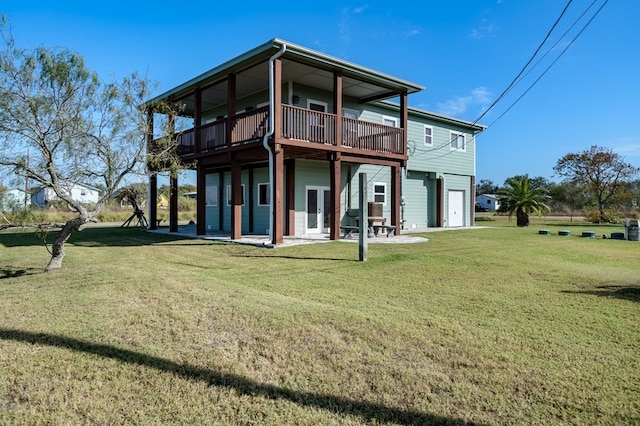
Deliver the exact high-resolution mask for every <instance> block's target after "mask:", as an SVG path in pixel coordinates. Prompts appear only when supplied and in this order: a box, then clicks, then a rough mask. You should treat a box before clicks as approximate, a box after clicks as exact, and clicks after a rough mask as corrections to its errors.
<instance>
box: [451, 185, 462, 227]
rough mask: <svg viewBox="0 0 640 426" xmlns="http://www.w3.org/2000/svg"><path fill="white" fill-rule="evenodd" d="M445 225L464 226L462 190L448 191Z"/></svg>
mask: <svg viewBox="0 0 640 426" xmlns="http://www.w3.org/2000/svg"><path fill="white" fill-rule="evenodd" d="M447 226H449V227H455V226H464V191H449V223H448V225H447Z"/></svg>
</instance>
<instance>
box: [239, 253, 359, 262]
mask: <svg viewBox="0 0 640 426" xmlns="http://www.w3.org/2000/svg"><path fill="white" fill-rule="evenodd" d="M233 256H234V257H255V258H273V257H275V258H278V259H291V260H330V261H332V262H335V261H346V262H359V260H358V259H353V258H351V259H350V258H344V257H310V256H292V255H290V254H287V255H280V254H272V253H265V254H253V253H252V254H247V253H242V254H234V255H233Z"/></svg>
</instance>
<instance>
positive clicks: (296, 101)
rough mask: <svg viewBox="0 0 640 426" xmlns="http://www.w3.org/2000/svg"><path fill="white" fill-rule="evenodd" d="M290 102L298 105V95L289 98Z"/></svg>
mask: <svg viewBox="0 0 640 426" xmlns="http://www.w3.org/2000/svg"><path fill="white" fill-rule="evenodd" d="M291 102H292V103H293V104H294V105H298V104H299V103H300V96H298V95H293V96H291Z"/></svg>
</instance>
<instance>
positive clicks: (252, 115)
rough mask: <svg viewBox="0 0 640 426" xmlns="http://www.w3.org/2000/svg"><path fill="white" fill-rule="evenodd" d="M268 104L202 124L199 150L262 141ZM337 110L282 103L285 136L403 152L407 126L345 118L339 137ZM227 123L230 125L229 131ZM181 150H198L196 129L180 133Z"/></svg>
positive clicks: (187, 151) (316, 141) (189, 151)
mask: <svg viewBox="0 0 640 426" xmlns="http://www.w3.org/2000/svg"><path fill="white" fill-rule="evenodd" d="M268 113H269V108H268V106H265V107H261V108H257V109H255V110H250V111H245V112H243V113H240V114H238V115H235V116H234V117H231V119H229V118H225V119H220V120H218V121H215V122H213V123H207V124H204V125H202V126H200V127H199V128H198V129H199V131H200V152H208V151H212V150H217V149H223V148H227V147H230V146H235V145H240V144H247V143H255V142H260V141H261V139H262V137H263V136H264V135H265V134H266V133H267V131H268ZM337 119H338V117H337V115H335V114H328V113H325V112H319V111H312V110H309V109H304V108H299V107H296V106H291V105H282V137H284V138H287V139H292V140H299V141H306V142H309V143H311V144H322V145H333V146H341V147H347V148H354V149H358V150H366V151H374V152H378V153H388V154H403V153H404V147H403V142H404V129H401V128H398V127H391V126H385V125H383V124H377V123H371V122H368V121H361V120H355V119H352V118H344V117H343V118H342V137H341V138H336V121H337ZM227 126H231V130H230V132H228V131H227V130H228V129H227ZM177 142H178V154H180V155H188V154H195V153H196V151H197V148H196V143H195V142H196V141H195V131H194V129H190V130H186V131H184V132H181V133H179V134H177Z"/></svg>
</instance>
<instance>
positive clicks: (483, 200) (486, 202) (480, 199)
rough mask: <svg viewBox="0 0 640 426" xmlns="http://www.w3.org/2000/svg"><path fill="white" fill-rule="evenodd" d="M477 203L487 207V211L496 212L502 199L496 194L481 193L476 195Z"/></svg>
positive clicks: (479, 205)
mask: <svg viewBox="0 0 640 426" xmlns="http://www.w3.org/2000/svg"><path fill="white" fill-rule="evenodd" d="M476 205H477V206H478V207H480V208H485V209H487V211H490V212H494V211H496V210H498V209H499V208H500V201H498V195H496V194H481V195H478V196H477V197H476Z"/></svg>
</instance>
